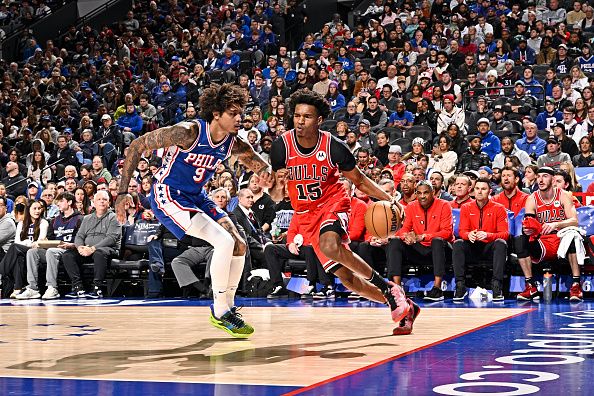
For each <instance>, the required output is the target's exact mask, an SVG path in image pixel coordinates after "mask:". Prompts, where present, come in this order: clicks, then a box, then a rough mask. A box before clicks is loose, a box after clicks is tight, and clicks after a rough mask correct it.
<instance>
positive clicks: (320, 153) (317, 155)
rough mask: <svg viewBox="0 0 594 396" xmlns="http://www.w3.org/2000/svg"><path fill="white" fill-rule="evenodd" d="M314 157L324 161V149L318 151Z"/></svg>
mask: <svg viewBox="0 0 594 396" xmlns="http://www.w3.org/2000/svg"><path fill="white" fill-rule="evenodd" d="M316 159H317V160H318V161H324V160H325V159H326V152H325V151H318V153H317V154H316Z"/></svg>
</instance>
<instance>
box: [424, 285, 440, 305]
mask: <svg viewBox="0 0 594 396" xmlns="http://www.w3.org/2000/svg"><path fill="white" fill-rule="evenodd" d="M424 299H425V300H429V301H443V291H442V290H441V289H440V288H439V287H435V286H433V288H432V289H431V290H429V292H428V293H426V294H425V297H424Z"/></svg>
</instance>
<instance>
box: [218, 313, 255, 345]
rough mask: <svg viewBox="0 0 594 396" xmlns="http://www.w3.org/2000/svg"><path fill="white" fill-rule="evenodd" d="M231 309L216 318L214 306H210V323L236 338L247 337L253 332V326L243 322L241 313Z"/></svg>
mask: <svg viewBox="0 0 594 396" xmlns="http://www.w3.org/2000/svg"><path fill="white" fill-rule="evenodd" d="M234 311H235V310H231V311H229V312H227V313H225V314H224V315H223V316H221V318H217V317H216V316H215V314H214V306H213V305H211V306H210V323H212V325H213V326H214V327H216V328H219V329H221V330H224V331H226V332H227V333H229V334H231V335H232V336H233V337H236V338H248V337H249V336H251V335H252V334H253V333H254V328H253V327H252V326H250V325H249V324H247V323H245V322H244V321H243V319H242V318H241V314H238V313H235V312H234Z"/></svg>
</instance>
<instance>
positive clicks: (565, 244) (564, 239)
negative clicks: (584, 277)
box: [557, 227, 586, 265]
mask: <svg viewBox="0 0 594 396" xmlns="http://www.w3.org/2000/svg"><path fill="white" fill-rule="evenodd" d="M582 234H584V231H582V230H581V229H580V228H578V227H565V228H564V229H562V230H560V231H559V232H557V236H558V237H559V238H561V243H560V244H559V249H557V257H559V258H565V257H566V256H567V250H568V249H569V245H571V241H574V242H575V255H576V257H577V262H578V264H579V265H584V260H585V258H586V249H585V248H584V241H583V239H582Z"/></svg>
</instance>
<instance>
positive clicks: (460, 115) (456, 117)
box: [437, 95, 466, 135]
mask: <svg viewBox="0 0 594 396" xmlns="http://www.w3.org/2000/svg"><path fill="white" fill-rule="evenodd" d="M465 118H466V116H465V114H464V110H462V109H461V108H459V107H456V106H455V104H454V96H453V95H444V97H443V109H442V110H441V112H440V113H439V116H438V117H437V134H438V135H439V134H442V133H443V132H446V131H447V129H448V126H449V125H450V124H456V125H458V128H459V129H460V131H464V130H465V128H466V125H465V123H464V121H465Z"/></svg>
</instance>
